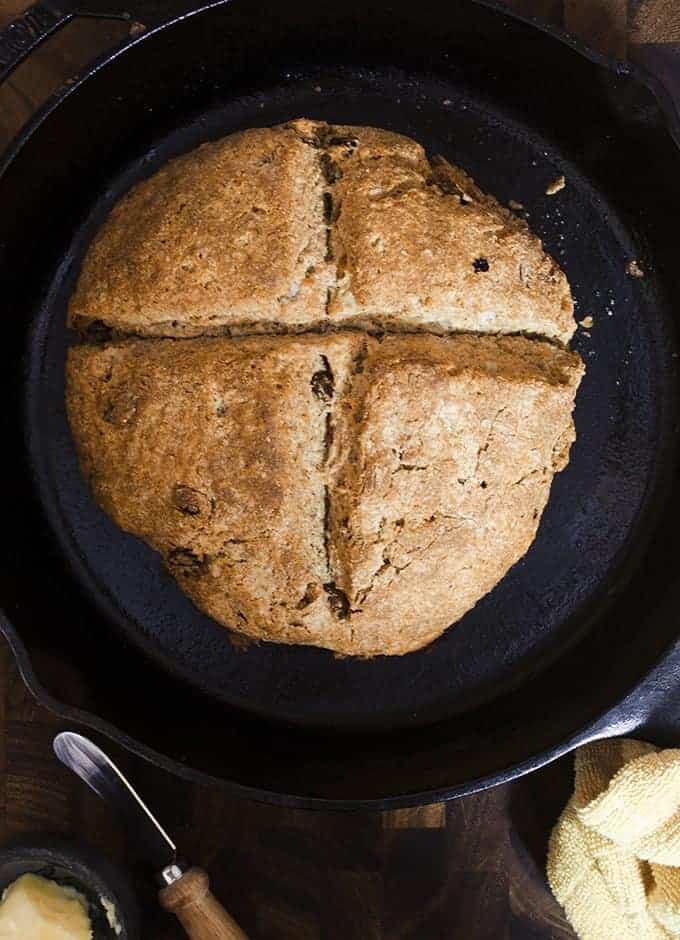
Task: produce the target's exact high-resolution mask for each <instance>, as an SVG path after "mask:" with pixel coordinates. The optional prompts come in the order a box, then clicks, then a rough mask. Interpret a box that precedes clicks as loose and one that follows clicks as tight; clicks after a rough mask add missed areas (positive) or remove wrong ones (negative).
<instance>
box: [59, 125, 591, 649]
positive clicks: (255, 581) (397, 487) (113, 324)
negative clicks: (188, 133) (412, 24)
mask: <svg viewBox="0 0 680 940" xmlns="http://www.w3.org/2000/svg"><path fill="white" fill-rule="evenodd" d="M69 318H70V323H71V325H72V326H73V327H74V328H76V329H77V330H80V331H87V330H88V329H89V328H90V327H91V326H92V325H93V324H96V325H97V327H99V326H100V325H101V324H104V326H106V327H107V328H108V337H107V339H106V340H105V341H103V342H102V341H100V342H99V343H97V344H94V343H92V342H89V343H83V344H80V345H76V346H74V347H73V348H72V349H71V351H70V353H69V358H68V363H67V408H68V415H69V420H70V423H71V428H72V432H73V436H74V439H75V442H76V445H77V449H78V453H79V457H80V461H81V466H82V468H83V472H84V473H85V475H86V477H87V479H88V481H89V482H90V485H91V487H92V490H93V492H94V495H95V497H96V499H97V500H98V502H99V503H100V504H101V506H102V507H103V508H104V509H105V510H106V512H108V513H109V515H110V516H111V517H112V518H113V519H114V520H115V521H116V523H117V524H118V525H120V526H121V527H122V528H123V529H125V530H126V531H128V532H132V533H134V534H135V535H137V536H139V537H140V538H142V539H144V540H145V541H146V542H148V543H149V544H150V545H152V546H153V547H154V548H155V549H156V550H157V551H158V552H159V553H160V555H161V556H162V558H163V560H164V562H165V564H166V566H167V567H168V569H169V571H170V572H171V573H172V574H173V575H174V577H175V578H176V579H177V580H178V582H179V584H180V585H181V587H182V588H183V590H184V591H185V592H186V593H187V594H188V595H189V597H191V598H192V600H193V601H194V602H195V603H196V605H197V606H198V607H199V608H200V609H202V610H203V611H205V612H206V613H208V614H209V615H210V616H211V617H213V618H214V619H215V620H217V621H219V622H220V623H222V624H224V625H225V626H226V627H228V628H229V629H231V630H233V631H236V632H238V633H241V634H246V635H247V636H249V637H252V638H256V639H264V640H271V641H275V642H282V643H302V644H312V645H316V646H322V647H326V648H329V649H331V650H334V651H336V652H338V653H342V654H347V655H358V656H376V655H387V654H403V653H407V652H409V651H411V650H415V649H418V648H421V647H422V646H424V645H426V644H428V643H430V642H431V641H432V640H433V639H435V638H436V637H437V636H439V635H440V634H441V633H442V632H443V631H444V630H446V628H447V627H448V626H449V625H451V624H452V623H454V622H456V621H457V620H459V619H460V618H461V617H462V616H463V615H464V614H465V613H466V612H467V611H468V610H470V608H471V607H473V606H474V605H475V603H476V602H477V601H478V600H479V599H480V598H481V597H482V596H484V595H485V594H486V593H487V592H488V591H490V590H491V589H492V588H493V587H494V585H495V584H497V583H498V581H499V580H500V579H501V578H503V576H504V575H505V574H506V572H507V571H508V569H509V568H510V567H511V566H512V565H513V564H515V562H517V561H518V560H519V559H520V558H521V557H522V556H523V555H524V554H525V553H526V551H527V549H528V547H529V546H530V544H531V542H532V541H533V538H534V536H535V534H536V531H537V528H538V525H539V523H540V518H541V514H542V512H543V509H544V507H545V505H546V502H547V500H548V496H549V493H550V486H551V482H552V478H553V476H554V474H555V473H556V472H558V471H559V470H561V469H562V468H563V467H564V466H565V465H566V462H567V460H568V455H569V448H570V446H571V443H572V441H573V440H574V426H573V420H572V410H573V404H574V397H575V394H576V391H577V389H578V385H579V382H580V379H581V376H582V374H583V364H582V362H581V360H580V359H579V357H578V356H577V355H576V354H575V353H572V352H570V351H569V350H568V348H567V345H566V344H567V343H568V342H569V339H570V338H571V336H572V333H573V330H574V326H575V323H574V319H573V304H572V298H571V293H570V290H569V285H568V283H567V280H566V278H565V276H564V274H563V272H562V271H561V270H560V269H559V267H558V266H557V265H556V264H555V262H554V261H553V260H552V259H551V258H550V257H549V256H548V255H547V254H546V253H545V252H544V251H543V249H542V246H541V244H540V242H539V240H538V239H537V238H536V237H535V236H534V235H533V234H532V233H531V232H530V231H529V230H528V228H527V225H526V223H525V221H524V220H523V219H520V218H518V217H516V216H515V215H514V214H513V213H511V212H509V211H508V210H506V209H504V208H503V207H501V206H500V205H499V204H498V203H497V202H496V201H495V200H493V199H492V198H491V197H489V196H487V195H485V194H483V193H482V192H480V190H479V189H478V188H477V187H476V186H475V185H474V183H473V182H472V181H471V180H470V179H469V178H468V177H467V176H466V175H465V174H464V173H463V172H462V171H461V170H459V169H457V168H456V167H453V166H451V165H450V164H448V163H446V162H445V161H444V160H441V159H439V160H433V161H432V162H430V161H428V159H427V158H426V156H425V153H424V151H423V149H422V148H421V147H420V146H419V145H418V144H417V143H415V142H413V141H411V140H409V139H407V138H405V137H401V136H398V135H396V134H393V133H390V132H388V131H381V130H376V129H373V128H362V127H333V126H329V125H326V124H321V123H318V122H312V121H305V120H300V121H296V122H293V123H291V124H287V125H283V126H281V127H275V128H270V129H256V130H250V131H245V132H243V133H240V134H236V135H233V136H231V137H227V138H225V139H223V140H220V141H216V142H214V143H209V144H204V145H203V146H202V147H200V148H199V149H198V150H196V151H194V152H192V153H189V154H187V155H185V156H183V157H180V158H178V159H176V160H174V161H171V162H170V163H168V164H167V165H166V166H164V167H163V168H162V169H161V170H160V171H159V172H158V173H156V175H155V176H152V177H151V178H150V179H148V180H145V181H144V182H142V183H140V184H139V185H138V186H136V187H135V188H134V189H132V190H131V191H130V192H129V193H128V194H127V195H126V196H125V197H124V198H123V199H122V200H121V201H120V202H119V203H118V204H117V205H116V206H115V207H114V209H113V211H112V212H111V214H110V215H109V217H108V219H107V220H106V222H105V223H104V225H103V227H102V229H101V230H100V232H99V234H98V235H97V237H96V238H95V240H94V242H93V244H92V245H91V247H90V249H89V251H88V253H87V255H86V257H85V260H84V263H83V266H82V271H81V274H80V277H79V280H78V284H77V287H76V290H75V292H74V294H73V297H72V299H71V303H70V309H69Z"/></svg>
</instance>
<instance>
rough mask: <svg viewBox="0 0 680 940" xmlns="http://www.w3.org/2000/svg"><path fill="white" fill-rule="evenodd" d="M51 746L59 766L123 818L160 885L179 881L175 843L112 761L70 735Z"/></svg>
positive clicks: (64, 734) (84, 740)
mask: <svg viewBox="0 0 680 940" xmlns="http://www.w3.org/2000/svg"><path fill="white" fill-rule="evenodd" d="M52 746H53V748H54V753H55V754H56V755H57V757H58V758H59V760H60V761H61V762H62V764H64V765H65V766H66V767H68V768H69V769H70V770H72V771H73V772H74V773H76V774H77V775H78V776H79V777H80V778H81V780H83V781H84V782H85V783H86V784H87V785H88V786H89V787H90V788H91V789H92V790H94V792H95V793H96V794H97V795H98V796H100V797H101V798H102V799H103V800H104V801H105V802H107V803H108V804H109V805H110V806H112V807H113V809H114V810H115V811H116V812H117V813H118V814H119V815H120V816H121V817H122V819H123V822H124V823H125V824H126V827H127V829H128V831H129V835H130V837H131V839H132V840H133V841H134V842H136V843H137V844H138V845H140V847H141V849H142V852H143V854H144V856H145V858H146V859H147V860H148V861H149V862H150V864H151V865H152V866H153V868H154V871H155V872H156V873H157V874H160V877H161V880H162V881H163V883H166V884H167V883H171V882H172V881H174V880H177V878H178V877H181V875H182V874H183V869H184V866H183V865H181V864H180V862H179V861H178V859H177V847H176V845H175V843H174V842H173V841H172V839H171V838H170V836H169V835H168V833H167V832H166V831H165V829H164V828H163V827H162V826H161V824H160V823H159V822H158V820H157V819H156V817H155V816H154V815H153V813H152V812H151V810H150V809H149V807H148V806H147V805H146V803H145V802H144V801H143V800H142V798H141V797H140V795H139V794H138V793H137V791H136V790H135V789H134V787H133V786H132V784H131V783H130V781H129V780H128V779H127V778H126V777H125V775H124V774H123V773H122V771H121V770H119V768H118V767H116V765H115V764H114V763H113V761H112V760H111V758H110V757H108V756H107V755H106V754H105V753H104V751H102V750H101V748H99V747H97V745H96V744H95V743H94V742H93V741H90V739H89V738H86V737H84V736H83V735H81V734H75V733H74V732H72V731H64V732H62V733H61V734H58V735H57V736H56V738H55V739H54V742H53V745H52Z"/></svg>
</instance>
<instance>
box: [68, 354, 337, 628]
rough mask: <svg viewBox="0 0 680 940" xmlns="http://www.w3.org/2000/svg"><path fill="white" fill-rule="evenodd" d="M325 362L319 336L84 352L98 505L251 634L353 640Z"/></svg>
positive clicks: (86, 456)
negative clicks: (321, 378)
mask: <svg viewBox="0 0 680 940" xmlns="http://www.w3.org/2000/svg"><path fill="white" fill-rule="evenodd" d="M323 369H324V363H323V360H322V359H321V354H320V351H319V349H318V347H317V344H316V343H315V342H313V341H310V340H300V341H295V340H281V339H278V338H272V337H261V338H258V339H256V340H255V339H244V340H240V341H239V340H214V339H213V340H211V339H197V340H178V341H173V340H159V341H155V342H151V343H149V342H146V341H130V342H127V343H121V344H117V345H111V346H108V347H106V348H97V347H86V346H81V347H78V348H76V349H73V350H71V353H70V355H69V360H68V398H67V405H68V413H69V418H70V422H71V427H72V429H73V433H74V437H75V440H76V444H77V447H78V452H79V455H80V459H81V465H82V467H83V469H84V472H85V474H86V476H87V478H88V479H89V481H90V484H91V486H92V488H93V490H94V493H95V495H96V497H97V499H98V501H99V503H100V504H101V505H102V507H103V508H104V509H105V510H106V511H107V512H108V513H109V515H110V516H111V517H112V518H113V519H114V521H115V522H117V524H118V525H120V526H121V527H122V528H123V529H125V530H127V531H128V532H133V533H134V534H135V535H138V536H140V537H141V538H143V539H145V541H147V542H148V543H149V544H150V545H152V546H153V547H154V548H155V549H156V550H157V551H159V552H160V554H161V555H162V557H163V559H164V561H165V564H166V565H167V567H168V568H169V570H170V571H171V573H172V574H173V575H174V576H175V577H176V578H177V580H178V582H179V584H180V585H181V587H182V588H183V590H184V591H185V592H186V593H187V594H188V595H189V597H191V598H192V600H193V601H194V602H195V603H196V604H197V605H198V606H199V607H200V608H201V609H202V610H204V611H205V612H206V613H208V614H210V615H211V616H212V617H214V618H215V620H218V621H219V622H221V623H223V624H225V625H227V626H229V627H231V628H232V629H234V630H237V631H239V632H241V633H244V634H247V635H250V636H255V637H264V638H266V639H273V640H279V641H281V642H299V643H304V642H306V643H314V642H320V643H321V644H322V645H323V642H324V640H325V639H326V637H329V638H330V643H331V644H332V645H333V644H336V643H337V644H338V645H340V646H343V645H344V642H345V641H344V640H343V638H342V637H341V636H340V635H336V634H340V633H342V632H346V628H345V626H344V625H343V624H338V623H337V622H336V621H333V620H331V619H330V618H328V617H327V616H326V615H327V604H326V602H325V597H326V595H325V593H324V590H323V585H324V584H325V583H326V582H327V581H328V576H327V568H326V554H325V547H324V481H323V467H322V464H323V455H324V446H325V445H324V434H325V427H324V414H325V412H326V411H327V409H328V403H327V402H326V401H325V400H324V398H323V397H319V395H317V394H315V393H314V390H313V385H312V379H313V376H314V375H315V374H316V373H318V372H320V371H322V370H323ZM319 618H321V623H322V624H323V626H322V627H321V624H319V623H318V621H319ZM324 618H325V619H324ZM320 628H321V629H322V633H319V630H320Z"/></svg>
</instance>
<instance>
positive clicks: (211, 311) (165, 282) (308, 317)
mask: <svg viewBox="0 0 680 940" xmlns="http://www.w3.org/2000/svg"><path fill="white" fill-rule="evenodd" d="M323 186H324V181H323V177H322V173H321V167H320V163H319V159H318V154H317V153H316V151H315V150H314V149H313V148H311V147H309V146H308V145H307V144H305V143H304V142H303V141H302V140H301V139H300V136H299V134H298V133H297V132H296V131H294V130H293V129H291V128H289V127H278V128H271V129H269V128H267V129H254V130H249V131H244V132H243V133H240V134H234V135H232V136H230V137H225V138H224V139H223V140H218V141H216V142H214V143H208V144H203V146H201V147H199V148H198V149H197V150H194V151H192V152H191V153H188V154H186V155H185V156H183V157H179V158H178V159H175V160H171V161H170V162H169V163H167V164H166V165H165V166H164V167H162V168H161V169H160V170H159V171H158V172H157V173H156V174H155V175H154V176H152V177H151V178H150V179H147V180H145V181H144V182H142V183H140V184H139V185H137V186H135V187H134V188H133V189H132V190H131V191H130V192H129V193H128V194H127V195H126V196H124V197H123V199H121V200H120V202H118V203H117V204H116V205H115V206H114V208H113V210H112V211H111V214H110V215H109V217H108V219H107V220H106V222H105V224H104V226H103V227H102V229H101V231H100V232H99V234H98V235H97V237H96V238H95V240H94V242H93V244H92V246H91V247H90V249H89V251H88V253H87V256H86V258H85V261H84V264H83V268H82V272H81V275H80V278H79V281H78V285H77V288H76V291H75V293H74V295H73V298H72V299H71V304H70V308H69V318H70V322H71V324H72V325H75V326H82V325H87V324H88V323H91V322H93V321H102V322H103V323H104V324H106V325H107V326H109V327H112V328H114V329H115V330H118V331H121V332H125V333H135V334H138V335H144V336H197V335H204V334H210V333H215V332H221V331H223V330H224V329H225V328H241V329H242V330H243V329H246V328H248V329H249V330H250V331H257V330H258V328H259V329H262V324H263V323H265V324H267V325H268V326H269V325H272V324H279V325H280V326H281V327H282V328H284V327H285V328H290V329H293V330H295V329H299V328H300V326H301V325H304V324H307V323H309V322H310V321H315V320H318V319H319V315H320V314H322V313H323V311H324V308H325V302H326V295H327V290H328V287H329V285H330V283H331V281H332V279H333V278H334V271H333V269H332V268H331V266H330V265H328V264H327V263H326V261H325V256H326V226H325V222H324V219H323Z"/></svg>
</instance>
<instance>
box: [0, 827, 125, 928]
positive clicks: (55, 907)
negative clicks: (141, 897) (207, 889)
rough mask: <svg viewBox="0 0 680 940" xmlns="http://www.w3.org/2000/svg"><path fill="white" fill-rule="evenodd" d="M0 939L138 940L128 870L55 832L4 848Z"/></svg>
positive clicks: (0, 872) (0, 869) (0, 854)
mask: <svg viewBox="0 0 680 940" xmlns="http://www.w3.org/2000/svg"><path fill="white" fill-rule="evenodd" d="M0 892H1V894H2V898H1V900H0V940H19V938H21V940H139V937H140V926H139V911H138V906H137V901H136V899H135V895H134V893H133V889H132V886H131V884H130V881H129V879H128V877H127V875H126V874H125V872H124V871H122V870H121V869H119V868H117V867H116V866H114V865H113V864H112V863H111V862H110V861H109V860H108V859H105V858H103V857H102V856H100V855H99V854H98V853H97V852H95V851H94V850H93V849H92V848H91V847H89V846H87V845H84V844H81V843H78V842H75V841H71V840H66V839H63V838H61V837H57V836H49V835H46V836H44V837H37V838H31V839H29V840H22V841H21V842H18V841H17V842H13V843H11V844H10V845H8V846H7V847H5V848H3V849H2V850H0Z"/></svg>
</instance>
